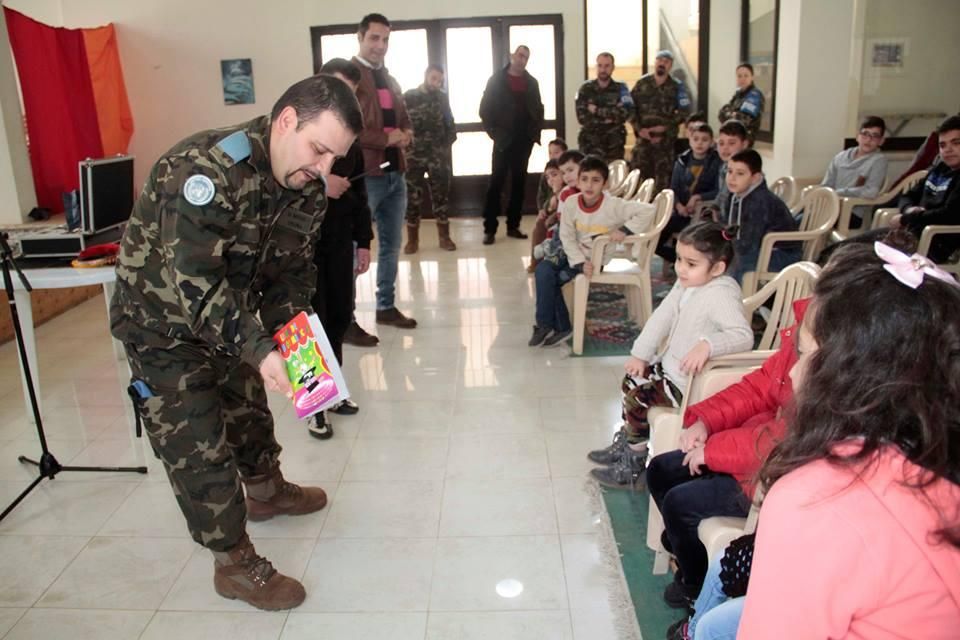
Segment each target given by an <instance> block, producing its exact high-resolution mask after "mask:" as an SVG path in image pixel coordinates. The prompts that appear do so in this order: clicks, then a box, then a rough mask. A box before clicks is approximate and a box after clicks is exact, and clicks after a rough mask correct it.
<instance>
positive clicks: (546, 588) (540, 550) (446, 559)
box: [430, 536, 567, 611]
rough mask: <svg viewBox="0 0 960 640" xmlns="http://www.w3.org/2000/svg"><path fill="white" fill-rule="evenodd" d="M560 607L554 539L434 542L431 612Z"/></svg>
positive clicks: (562, 592)
mask: <svg viewBox="0 0 960 640" xmlns="http://www.w3.org/2000/svg"><path fill="white" fill-rule="evenodd" d="M566 607H567V591H566V586H565V584H564V577H563V563H562V561H561V558H560V542H559V540H558V539H557V537H556V536H535V537H526V536H517V537H506V538H501V537H484V538H441V539H440V541H439V543H438V548H437V563H436V569H435V571H434V578H433V589H432V591H431V595H430V610H431V611H497V610H530V609H565V608H566Z"/></svg>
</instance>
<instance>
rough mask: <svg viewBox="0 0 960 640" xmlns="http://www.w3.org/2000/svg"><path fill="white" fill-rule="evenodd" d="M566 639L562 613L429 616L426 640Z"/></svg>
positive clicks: (567, 627)
mask: <svg viewBox="0 0 960 640" xmlns="http://www.w3.org/2000/svg"><path fill="white" fill-rule="evenodd" d="M487 638H496V639H497V640H570V639H571V638H573V633H572V631H571V628H570V614H569V613H567V611H566V610H562V611H500V612H481V613H431V614H430V619H429V620H428V622H427V640H486V639H487Z"/></svg>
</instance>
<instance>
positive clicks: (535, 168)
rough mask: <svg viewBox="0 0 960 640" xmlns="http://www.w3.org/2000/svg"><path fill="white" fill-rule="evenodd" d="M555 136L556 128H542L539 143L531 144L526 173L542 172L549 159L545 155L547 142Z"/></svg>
mask: <svg viewBox="0 0 960 640" xmlns="http://www.w3.org/2000/svg"><path fill="white" fill-rule="evenodd" d="M556 137H557V130H556V129H544V130H543V131H541V132H540V144H535V145H533V151H531V152H530V161H529V162H527V173H542V172H543V167H544V165H546V164H547V160H549V159H550V158H549V157H548V156H547V144H548V143H549V142H550V141H551V140H553V139H554V138H556ZM491 151H492V150H491Z"/></svg>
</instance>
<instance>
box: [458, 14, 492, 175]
mask: <svg viewBox="0 0 960 640" xmlns="http://www.w3.org/2000/svg"><path fill="white" fill-rule="evenodd" d="M491 75H493V40H492V37H491V35H490V27H464V28H457V29H447V91H448V93H449V95H450V109H451V110H452V111H453V119H454V120H455V121H457V122H458V123H461V124H465V123H468V122H480V98H482V97H483V89H484V87H486V86H487V80H488V79H489V78H490V76H491ZM462 135H463V134H461V136H462ZM488 160H489V158H488ZM454 173H456V160H454ZM461 175H466V174H461Z"/></svg>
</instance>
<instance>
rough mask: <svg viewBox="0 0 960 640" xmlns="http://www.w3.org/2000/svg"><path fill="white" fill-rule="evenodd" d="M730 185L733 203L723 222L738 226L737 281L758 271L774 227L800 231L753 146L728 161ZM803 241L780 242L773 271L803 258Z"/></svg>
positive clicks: (773, 255) (774, 229)
mask: <svg viewBox="0 0 960 640" xmlns="http://www.w3.org/2000/svg"><path fill="white" fill-rule="evenodd" d="M727 188H728V189H730V206H729V208H728V209H727V211H726V212H725V215H724V214H721V216H722V219H721V222H723V223H724V224H726V225H728V226H731V227H734V228H735V230H736V238H735V239H734V241H733V246H734V248H735V249H736V252H737V260H736V262H735V263H734V269H733V272H732V273H731V274H730V275H731V276H733V277H734V278H735V279H736V281H737V282H740V283H742V282H743V274H745V273H747V272H748V271H755V270H756V268H757V259H758V258H759V257H760V243H761V242H763V236H765V235H766V234H768V233H770V232H772V231H796V230H797V222H796V221H795V220H794V219H793V216H792V215H791V214H790V209H789V208H787V205H786V204H785V203H784V202H783V200H781V199H780V198H779V197H777V196H776V195H774V193H773V192H772V191H770V190H769V189H768V188H767V181H766V180H765V179H764V177H763V160H762V159H761V158H760V154H759V153H757V152H756V151H754V150H753V149H747V150H746V151H741V152H740V153H737V154H735V155H734V156H733V157H732V158H730V160H729V162H728V163H727ZM800 256H801V251H800V243H798V242H780V243H778V244H777V245H776V246H775V247H774V249H773V253H772V254H771V256H770V265H769V269H770V271H779V270H781V269H783V268H784V267H786V266H788V265H791V264H793V263H794V262H797V261H798V260H799V259H800Z"/></svg>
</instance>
